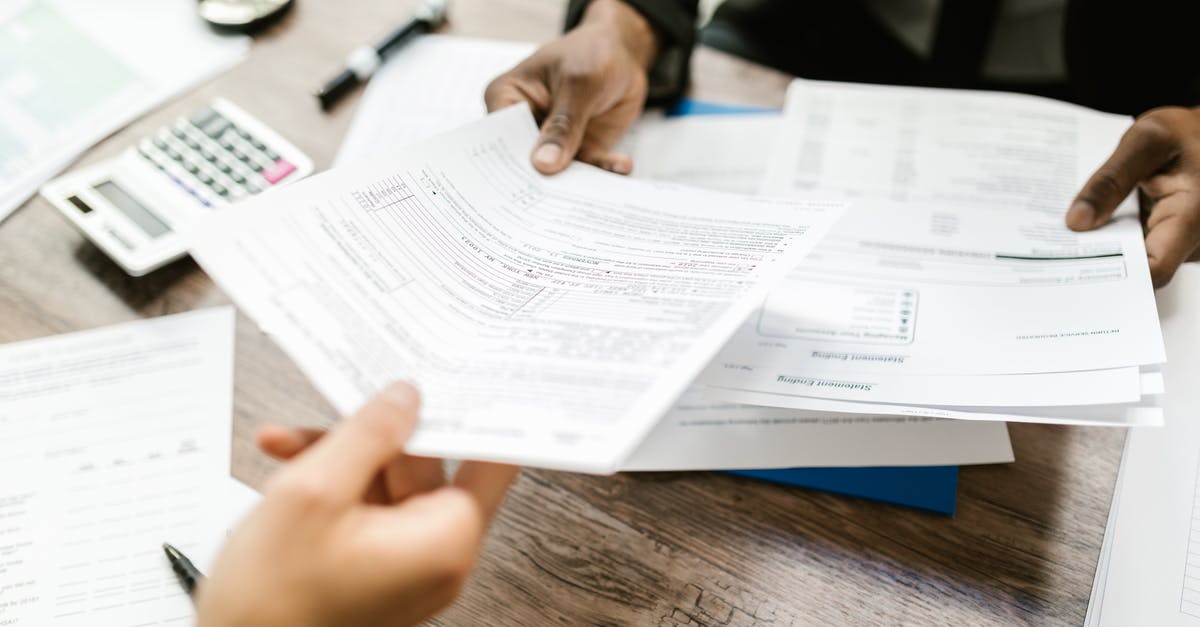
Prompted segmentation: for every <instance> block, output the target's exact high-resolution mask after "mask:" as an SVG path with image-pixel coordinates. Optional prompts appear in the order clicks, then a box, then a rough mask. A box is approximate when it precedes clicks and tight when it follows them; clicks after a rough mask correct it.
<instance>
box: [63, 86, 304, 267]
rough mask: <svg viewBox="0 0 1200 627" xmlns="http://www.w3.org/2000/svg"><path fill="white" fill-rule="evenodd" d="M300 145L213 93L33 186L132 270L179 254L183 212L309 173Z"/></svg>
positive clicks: (194, 212) (183, 250)
mask: <svg viewBox="0 0 1200 627" xmlns="http://www.w3.org/2000/svg"><path fill="white" fill-rule="evenodd" d="M312 170H313V164H312V160H311V159H309V158H308V157H307V156H305V155H304V153H302V152H300V150H299V149H297V148H296V147H295V146H293V145H292V144H290V143H288V142H287V141H284V139H283V138H282V137H280V136H279V134H278V133H276V132H274V131H272V130H271V129H270V128H268V127H267V126H266V125H265V124H263V123H262V122H259V121H258V120H256V119H255V118H254V117H252V116H251V115H250V114H248V113H246V112H245V111H243V110H242V109H240V108H238V107H237V106H235V105H234V104H233V103H231V102H229V101H227V100H222V99H216V100H214V101H213V102H212V103H211V104H210V105H209V106H208V107H205V108H204V109H202V110H200V111H197V112H196V113H195V114H193V115H191V116H188V117H181V118H179V119H178V120H176V121H175V123H174V124H172V125H170V126H166V127H163V128H161V129H159V130H158V131H157V132H155V133H154V134H153V135H152V136H150V137H147V138H146V139H143V140H142V141H141V142H139V143H138V145H137V146H134V147H131V148H129V149H128V150H126V151H125V152H123V153H121V155H120V156H118V157H116V158H115V159H112V160H110V161H105V162H103V163H99V164H96V165H93V166H90V167H87V168H84V169H82V170H78V171H75V172H71V173H69V174H67V175H65V176H63V177H61V178H58V179H55V180H54V181H51V182H49V183H47V184H46V185H45V186H44V187H42V190H41V194H42V196H43V197H45V198H46V199H47V200H49V201H50V202H51V203H53V204H54V206H55V207H56V208H58V210H59V211H60V212H62V214H63V215H65V216H66V217H67V218H68V219H69V220H71V222H72V223H74V224H75V226H77V227H79V229H80V230H82V231H83V233H84V234H85V235H86V236H87V237H88V239H90V240H92V241H93V242H94V243H95V244H96V245H97V246H99V247H100V249H101V250H103V251H104V252H105V253H106V254H108V256H109V257H111V258H112V259H113V260H114V261H116V262H117V263H118V264H120V265H121V267H122V268H124V269H125V271H126V272H128V273H129V274H131V275H133V276H142V275H143V274H146V273H147V272H150V271H151V270H154V269H156V268H159V267H161V266H163V265H166V264H167V263H169V262H171V261H174V260H176V259H179V258H180V257H183V256H184V255H186V254H187V247H186V243H185V241H184V238H183V237H182V236H181V235H180V231H181V230H183V229H184V228H185V226H186V224H187V222H188V221H189V220H191V219H193V218H195V217H196V216H198V215H203V214H204V213H206V212H209V211H213V210H219V209H222V208H225V207H228V206H229V205H231V204H233V203H236V202H237V201H239V200H241V199H243V198H246V197H248V196H253V195H254V194H257V193H259V192H262V191H265V190H267V189H270V188H271V187H273V186H276V185H282V184H284V183H289V182H291V181H295V180H298V179H300V178H303V177H305V176H307V175H308V174H310V173H312Z"/></svg>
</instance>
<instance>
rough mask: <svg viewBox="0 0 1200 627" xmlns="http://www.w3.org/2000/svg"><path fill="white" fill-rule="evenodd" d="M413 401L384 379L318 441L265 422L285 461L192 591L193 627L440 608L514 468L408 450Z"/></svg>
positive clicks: (456, 587) (316, 621) (316, 624)
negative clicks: (449, 473)
mask: <svg viewBox="0 0 1200 627" xmlns="http://www.w3.org/2000/svg"><path fill="white" fill-rule="evenodd" d="M419 405H420V400H419V395H418V394H417V392H416V390H415V389H413V388H412V387H411V386H409V385H407V384H402V383H401V384H394V385H392V386H390V387H389V388H387V389H386V390H384V391H383V392H381V393H380V394H379V395H377V396H376V397H375V398H373V399H371V400H370V401H369V402H368V403H367V404H366V405H365V406H364V407H363V408H362V409H360V410H359V411H358V413H356V414H355V415H354V416H351V417H350V418H348V419H346V420H345V421H343V422H342V423H341V424H339V425H338V426H337V428H336V429H334V430H333V431H332V432H330V433H329V434H328V435H326V434H325V433H324V432H323V431H317V430H308V429H290V428H282V427H267V428H264V429H263V430H262V431H261V433H260V434H259V445H260V446H261V447H262V449H263V450H264V451H266V452H267V453H268V454H271V455H272V456H274V457H277V458H279V459H284V460H289V461H288V462H287V463H286V464H285V465H284V466H283V468H281V469H280V470H279V471H278V472H277V473H276V475H275V476H274V477H272V478H271V479H270V480H269V482H268V483H267V485H266V488H265V489H264V491H263V500H262V503H261V504H260V505H259V507H258V508H257V509H256V510H254V511H253V512H252V513H251V514H250V515H249V516H247V517H246V519H245V520H244V521H243V522H242V524H241V525H240V526H239V527H238V529H237V530H235V531H234V533H233V535H232V536H231V537H230V539H229V542H228V544H227V545H226V546H225V548H224V550H223V551H222V552H221V554H220V556H219V557H218V558H217V562H216V564H215V566H214V567H213V570H212V572H211V573H210V575H209V577H208V579H207V580H205V582H204V583H203V584H201V587H200V589H199V591H198V596H197V607H198V613H199V622H198V624H199V625H200V626H201V627H234V626H237V627H243V626H244V627H250V626H255V627H275V626H280V627H282V626H287V627H298V626H311V627H324V626H329V627H333V626H338V627H357V626H366V625H372V626H374V625H411V624H414V623H417V622H420V621H422V620H424V619H426V618H428V617H430V616H432V615H433V614H434V613H436V612H438V611H439V610H441V609H443V608H444V607H446V606H447V605H449V604H450V603H451V602H452V601H453V600H454V599H455V598H456V597H457V595H458V593H459V591H460V589H461V588H462V586H463V583H464V582H465V580H466V578H467V576H468V575H469V574H470V572H471V570H472V568H473V566H474V564H475V560H476V556H477V555H478V552H479V547H480V544H481V542H482V539H483V536H484V533H485V530H486V528H487V525H488V522H489V521H490V519H491V518H492V516H493V514H494V513H495V512H496V509H497V508H498V507H499V506H500V503H501V501H502V500H503V498H504V494H505V491H506V490H507V489H508V486H509V484H510V483H511V482H512V480H513V478H514V477H515V476H516V472H517V469H516V468H515V467H512V466H506V465H501V464H489V463H481V462H464V463H463V464H461V465H460V466H459V468H458V472H457V473H456V474H455V476H454V479H453V481H451V482H449V483H447V481H446V478H445V476H444V475H443V471H442V462H441V460H438V459H431V458H422V457H414V456H410V455H406V454H405V453H403V452H402V447H403V444H404V442H405V441H406V440H407V439H408V437H409V436H410V435H411V434H412V432H413V429H414V428H415V426H416V424H417V412H418V409H419Z"/></svg>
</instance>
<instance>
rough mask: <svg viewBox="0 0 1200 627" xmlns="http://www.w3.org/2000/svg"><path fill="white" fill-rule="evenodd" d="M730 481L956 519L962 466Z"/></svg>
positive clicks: (716, 107)
mask: <svg viewBox="0 0 1200 627" xmlns="http://www.w3.org/2000/svg"><path fill="white" fill-rule="evenodd" d="M771 112H772V110H770V109H762V108H759V107H747V106H741V105H725V104H718V103H714V102H704V101H701V100H691V99H686V98H685V99H683V100H680V101H679V102H678V103H676V104H675V106H674V107H672V108H671V109H670V110H669V111H667V115H669V116H678V115H720V114H727V113H771ZM728 473H729V474H731V475H738V476H741V477H750V478H752V479H758V480H762V481H771V482H774V483H782V484H786V485H791V486H797V487H801V488H812V489H814V490H824V491H826V492H833V493H835V494H844V495H847V496H855V497H859V498H864V499H871V500H873V501H881V502H883V503H891V504H893V505H902V506H905V507H913V508H916V509H924V510H929V511H932V512H938V513H940V514H945V515H947V516H953V515H954V505H955V500H956V498H957V496H958V466H912V467H882V468H780V469H772V470H731V471H728Z"/></svg>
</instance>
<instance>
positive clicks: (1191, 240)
mask: <svg viewBox="0 0 1200 627" xmlns="http://www.w3.org/2000/svg"><path fill="white" fill-rule="evenodd" d="M1185 199H1186V198H1179V197H1174V198H1167V199H1163V200H1160V201H1159V202H1158V203H1157V204H1156V206H1155V207H1154V211H1153V213H1152V214H1151V216H1152V218H1151V220H1150V221H1149V223H1148V225H1147V226H1148V228H1147V231H1146V260H1147V261H1148V262H1149V263H1150V277H1151V279H1152V280H1153V281H1154V287H1156V288H1157V287H1162V286H1164V285H1166V284H1167V283H1169V282H1170V281H1171V278H1172V277H1174V276H1175V271H1176V270H1178V269H1179V266H1181V265H1183V262H1185V261H1187V260H1188V258H1189V257H1191V256H1192V253H1194V252H1195V251H1196V248H1197V247H1200V223H1198V221H1197V219H1196V218H1194V217H1193V216H1195V215H1196V213H1197V210H1200V207H1187V206H1184V205H1183V202H1184V200H1185ZM1155 214H1157V215H1155Z"/></svg>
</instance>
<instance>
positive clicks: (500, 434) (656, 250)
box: [192, 106, 841, 472]
mask: <svg viewBox="0 0 1200 627" xmlns="http://www.w3.org/2000/svg"><path fill="white" fill-rule="evenodd" d="M536 138H537V127H536V126H535V124H534V121H533V117H532V115H531V114H530V111H529V109H528V107H524V106H516V107H512V108H509V109H506V110H504V111H501V112H498V113H495V114H493V115H491V116H489V117H488V118H486V119H484V120H482V121H480V122H477V123H475V124H472V125H468V126H465V127H463V128H461V129H459V130H457V131H454V132H452V133H448V134H446V135H442V136H440V137H438V138H436V140H432V141H429V142H425V143H422V144H418V145H414V146H411V147H410V148H409V149H408V150H407V151H405V152H404V154H403V155H400V156H399V157H397V158H395V159H391V160H388V161H375V162H365V163H361V164H359V165H358V166H357V167H353V168H342V169H337V170H333V171H330V172H328V173H325V174H322V175H320V176H317V177H313V178H310V179H308V180H307V181H303V182H301V183H299V184H297V185H293V186H289V187H288V188H284V189H280V190H278V191H272V192H271V193H269V194H265V195H263V196H262V197H261V198H256V199H254V200H252V201H250V202H248V203H246V204H243V205H239V207H238V210H237V211H229V212H221V213H218V214H216V215H214V216H213V218H212V219H211V220H209V221H207V222H206V223H205V224H203V225H201V226H200V227H199V229H198V230H197V232H196V233H194V234H193V250H192V252H193V256H194V257H195V258H196V259H197V260H198V261H199V262H200V264H201V265H202V266H203V267H204V268H205V270H206V271H207V272H208V273H209V274H210V275H211V276H212V277H213V279H214V280H215V281H216V282H217V283H218V284H220V285H221V286H222V287H223V288H224V289H225V290H226V291H227V292H228V293H229V294H230V295H231V296H232V297H233V298H234V300H236V301H237V302H238V303H239V305H240V306H241V307H242V308H243V309H244V311H246V312H247V313H248V314H249V315H250V316H251V317H252V318H253V319H255V320H256V321H257V322H258V323H259V325H260V326H261V327H262V328H263V329H264V330H265V331H267V332H268V333H270V334H272V335H273V336H274V337H275V339H276V341H277V342H278V343H279V344H280V346H281V347H282V348H283V349H284V350H285V351H287V352H288V353H289V354H290V355H291V356H292V358H293V359H294V360H295V361H296V363H297V364H299V366H300V367H301V368H302V369H303V370H304V371H305V372H306V373H307V374H308V376H309V378H310V379H311V380H312V381H313V382H314V384H315V385H316V386H317V387H318V389H320V390H322V392H323V393H324V394H325V395H326V396H327V397H328V398H329V399H330V400H331V402H332V403H333V404H334V406H335V407H337V408H338V409H339V410H340V411H341V412H343V413H348V412H351V411H353V410H354V409H356V408H357V407H358V406H359V405H360V404H361V403H362V402H363V401H364V400H365V399H366V398H368V397H369V396H370V395H371V394H372V393H374V392H375V391H376V390H378V389H379V388H380V387H382V386H383V385H385V384H386V383H388V382H389V381H392V380H396V379H410V380H413V381H414V382H416V384H417V385H418V387H420V389H421V390H422V394H423V397H424V405H423V420H422V423H421V427H420V429H419V430H418V432H417V434H416V435H415V436H414V438H413V440H412V441H411V442H410V444H409V445H408V447H407V448H408V450H409V451H410V452H412V453H414V454H422V455H436V456H443V457H460V458H474V459H487V460H495V461H505V462H513V463H521V464H528V465H538V466H546V467H553V468H562V469H569V470H579V471H589V472H612V471H615V470H616V469H617V468H619V464H620V462H621V460H622V459H624V458H625V457H626V456H628V455H629V453H631V452H632V450H633V448H634V447H635V446H636V444H637V443H638V442H639V441H640V440H641V439H642V437H643V436H644V435H645V433H646V432H647V431H648V430H649V429H650V428H651V427H652V426H653V424H654V423H655V421H657V420H658V418H659V417H661V416H662V415H663V414H664V413H665V412H666V411H667V409H669V408H670V407H671V405H672V403H673V402H674V401H675V399H676V398H678V397H679V395H680V394H681V393H682V392H683V391H684V389H685V388H686V387H687V385H688V384H689V383H690V382H691V381H692V379H693V378H694V377H695V375H696V373H697V372H698V371H699V370H700V368H702V367H703V366H704V364H705V363H707V362H708V360H709V359H710V358H711V357H712V356H713V355H714V354H715V353H716V351H717V350H718V349H719V348H720V346H721V345H722V344H723V343H724V342H725V340H726V339H727V338H728V337H729V335H730V334H731V333H732V332H733V330H734V329H736V328H737V326H738V325H740V324H741V322H742V321H743V320H744V319H745V318H746V316H747V315H748V314H749V313H750V312H751V311H752V310H753V309H754V308H755V307H757V306H758V305H759V303H761V302H762V299H763V298H764V297H765V295H766V291H767V290H768V289H769V288H770V287H771V286H773V285H774V284H775V283H776V282H777V281H778V280H779V279H780V278H782V277H783V276H784V275H785V274H786V273H787V272H788V271H789V270H791V268H793V267H795V265H796V264H797V263H798V262H799V260H800V258H801V257H802V256H803V255H804V254H805V253H807V252H808V250H809V249H810V248H811V247H812V246H813V245H814V244H815V243H816V242H817V241H818V240H819V239H820V237H821V236H823V235H824V233H825V232H826V231H827V230H828V228H829V227H830V225H831V224H832V223H833V221H834V220H835V219H836V218H837V217H838V215H839V214H840V212H841V205H840V204H839V203H810V202H802V201H780V200H774V199H765V198H757V197H746V196H736V195H731V194H722V193H717V192H706V191H701V190H696V189H692V188H686V187H681V186H676V185H672V184H667V183H648V182H642V181H637V180H632V179H629V178H626V177H621V176H618V175H614V174H611V173H608V172H604V171H601V170H599V169H597V168H592V167H590V166H587V165H584V164H575V165H573V166H572V167H571V168H570V169H569V170H568V171H567V172H564V173H563V174H561V175H558V176H555V177H543V176H541V175H539V174H538V173H537V172H536V171H535V170H534V169H533V167H532V165H531V164H530V163H529V154H530V152H531V151H532V149H533V146H534V142H535V141H536Z"/></svg>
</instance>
